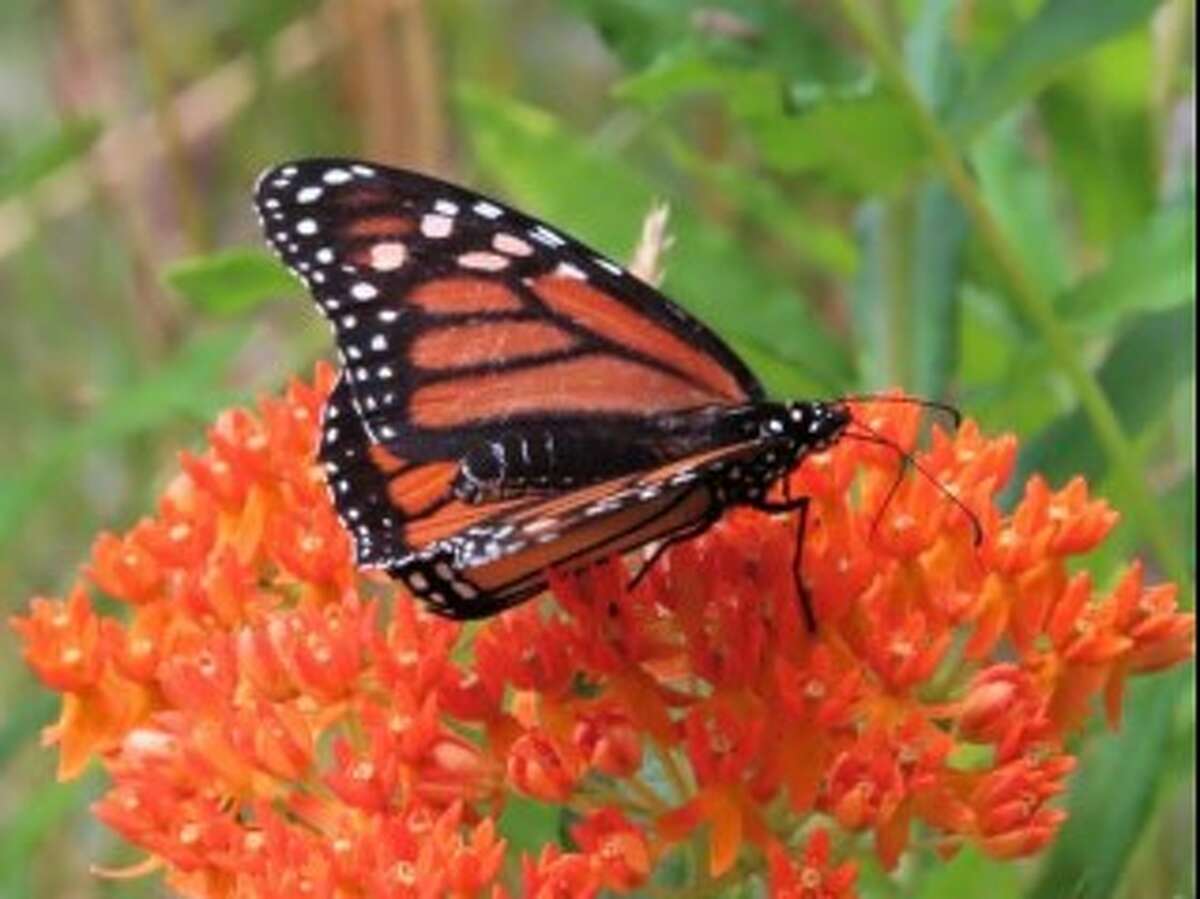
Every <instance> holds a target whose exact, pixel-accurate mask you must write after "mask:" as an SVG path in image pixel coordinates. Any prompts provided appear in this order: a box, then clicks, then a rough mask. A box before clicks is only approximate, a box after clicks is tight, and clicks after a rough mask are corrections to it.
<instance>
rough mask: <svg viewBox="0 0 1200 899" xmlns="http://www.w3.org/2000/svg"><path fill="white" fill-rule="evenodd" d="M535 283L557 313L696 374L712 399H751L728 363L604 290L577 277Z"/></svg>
mask: <svg viewBox="0 0 1200 899" xmlns="http://www.w3.org/2000/svg"><path fill="white" fill-rule="evenodd" d="M530 286H531V288H532V289H533V292H534V293H536V294H537V295H538V297H540V298H541V300H542V302H544V303H545V304H546V305H547V306H549V307H550V308H551V309H553V310H554V311H555V312H557V313H559V314H561V315H565V316H567V317H568V318H570V319H571V320H572V321H574V322H577V323H578V324H580V325H583V326H584V327H585V328H588V329H589V330H591V331H594V332H595V333H596V334H598V335H600V336H601V337H604V338H607V339H608V340H611V341H613V342H614V343H616V344H619V345H620V346H624V347H628V348H629V349H632V350H636V351H637V352H639V353H642V354H643V355H646V356H649V357H651V358H653V359H656V360H659V361H661V362H664V363H666V364H668V365H670V366H672V367H673V368H675V369H676V370H677V371H679V372H681V373H684V374H687V375H688V376H691V377H694V378H696V379H697V380H698V381H700V382H701V383H702V384H704V385H705V386H706V387H708V389H709V390H710V391H712V394H713V395H712V396H709V397H706V400H705V401H706V402H710V403H711V402H712V401H713V400H714V399H725V400H738V399H742V398H744V397H745V391H744V390H743V389H742V387H741V385H740V384H738V382H737V379H736V378H735V377H734V376H733V375H732V374H730V373H729V371H727V370H726V369H725V367H724V366H722V365H721V364H720V363H718V362H717V361H715V360H714V359H712V358H711V357H710V356H708V355H706V354H704V353H702V352H700V351H699V350H697V349H695V348H694V347H691V346H689V345H688V344H686V343H684V342H683V341H682V340H680V339H679V338H678V337H676V336H675V335H674V334H672V333H671V332H669V331H667V330H665V329H663V328H660V327H659V326H658V325H657V324H656V323H655V322H654V321H653V320H652V319H650V318H647V317H646V316H643V315H640V314H638V313H637V312H636V311H635V310H633V309H630V308H629V307H628V306H626V305H625V304H624V303H622V302H620V301H619V300H616V299H614V298H613V297H611V296H609V295H608V294H607V293H605V292H604V291H602V290H598V289H596V288H595V287H593V286H592V285H590V284H587V283H586V282H584V281H580V280H579V279H577V278H565V277H561V276H554V275H547V276H543V277H541V278H537V279H536V280H534V281H533V283H532V284H531V285H530Z"/></svg>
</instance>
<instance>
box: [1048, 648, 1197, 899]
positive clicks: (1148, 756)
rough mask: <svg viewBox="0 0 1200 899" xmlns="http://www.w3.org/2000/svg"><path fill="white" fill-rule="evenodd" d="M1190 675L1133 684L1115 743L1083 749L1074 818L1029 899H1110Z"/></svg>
mask: <svg viewBox="0 0 1200 899" xmlns="http://www.w3.org/2000/svg"><path fill="white" fill-rule="evenodd" d="M1193 676H1194V674H1193V673H1192V672H1189V671H1175V672H1172V673H1171V674H1169V675H1160V676H1159V677H1157V678H1155V679H1154V681H1152V682H1151V681H1144V682H1137V683H1134V684H1131V687H1130V690H1129V696H1128V697H1127V698H1126V701H1125V706H1124V707H1125V709H1126V712H1127V718H1126V720H1125V721H1124V723H1123V724H1122V726H1121V732H1120V734H1119V735H1117V736H1116V737H1107V738H1105V739H1101V740H1096V741H1092V742H1090V743H1087V744H1085V745H1084V752H1083V757H1082V758H1081V759H1080V765H1079V770H1078V771H1077V772H1076V774H1075V775H1074V778H1073V780H1072V783H1071V791H1070V808H1069V810H1070V815H1071V816H1070V818H1069V819H1068V821H1067V823H1066V825H1065V826H1064V827H1063V829H1062V832H1061V833H1060V834H1059V836H1058V839H1057V840H1056V841H1055V843H1054V848H1053V849H1052V850H1051V853H1050V857H1049V859H1047V862H1046V865H1045V867H1044V868H1043V869H1042V875H1041V877H1040V878H1039V880H1038V882H1037V885H1036V886H1035V888H1034V889H1033V890H1032V891H1031V892H1030V893H1029V897H1030V899H1064V897H1071V899H1108V897H1110V896H1113V895H1116V892H1117V887H1118V885H1119V883H1120V879H1121V873H1122V871H1124V869H1125V866H1126V864H1127V862H1128V861H1129V857H1130V855H1131V854H1132V852H1133V850H1134V848H1135V847H1136V845H1137V843H1138V840H1139V838H1140V837H1141V835H1142V832H1143V830H1144V828H1145V826H1146V824H1147V822H1148V821H1149V819H1150V816H1151V813H1152V811H1153V807H1154V797H1155V794H1156V792H1157V789H1158V786H1159V783H1160V782H1161V780H1162V778H1163V777H1164V776H1165V766H1164V764H1163V761H1164V757H1165V755H1166V753H1167V751H1168V749H1169V746H1168V744H1169V739H1170V735H1171V732H1172V730H1173V727H1174V716H1175V713H1176V710H1177V708H1178V707H1179V704H1180V702H1181V700H1182V698H1183V697H1184V696H1185V694H1186V691H1187V688H1188V684H1189V681H1190V678H1191V677H1193Z"/></svg>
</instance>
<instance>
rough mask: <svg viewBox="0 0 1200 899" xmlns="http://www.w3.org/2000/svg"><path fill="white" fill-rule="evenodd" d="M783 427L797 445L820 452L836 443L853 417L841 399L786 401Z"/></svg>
mask: <svg viewBox="0 0 1200 899" xmlns="http://www.w3.org/2000/svg"><path fill="white" fill-rule="evenodd" d="M786 409H787V423H786V426H785V427H786V430H787V432H788V434H789V435H790V436H791V437H792V440H793V441H794V442H795V443H796V445H797V446H801V447H804V448H805V449H807V450H808V451H810V452H820V451H821V450H825V449H828V448H829V447H831V446H833V444H835V443H837V441H838V439H839V438H840V437H841V436H842V433H843V432H844V431H845V430H846V428H847V426H848V425H849V424H850V422H851V421H852V420H853V417H852V415H851V413H850V407H849V406H848V405H847V404H846V403H843V402H838V401H834V402H823V401H820V400H812V401H806V402H793V403H788V404H787V407H786Z"/></svg>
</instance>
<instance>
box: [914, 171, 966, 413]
mask: <svg viewBox="0 0 1200 899" xmlns="http://www.w3.org/2000/svg"><path fill="white" fill-rule="evenodd" d="M969 231H970V229H969V224H968V221H967V215H966V212H965V211H964V210H963V208H962V206H961V205H960V204H959V202H958V200H957V199H955V197H954V194H953V192H952V191H951V190H950V189H949V187H947V186H946V184H945V182H942V181H936V182H932V183H929V184H925V185H923V186H922V187H921V189H920V190H919V191H918V194H917V209H916V231H915V234H914V237H913V251H912V263H911V264H912V297H913V299H912V316H913V322H912V340H913V353H912V371H911V378H912V380H911V387H910V389H911V390H913V391H915V392H916V393H918V394H921V395H922V396H927V397H931V398H933V399H939V398H944V397H945V396H947V394H948V392H949V388H950V381H951V378H952V377H953V375H954V372H955V371H956V370H957V369H958V345H959V310H960V304H959V302H958V285H959V282H960V280H961V278H962V273H963V267H964V264H965V255H966V246H967V236H968V233H969Z"/></svg>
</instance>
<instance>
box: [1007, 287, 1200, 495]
mask: <svg viewBox="0 0 1200 899" xmlns="http://www.w3.org/2000/svg"><path fill="white" fill-rule="evenodd" d="M1195 328H1196V307H1195V306H1194V305H1188V306H1183V307H1180V308H1177V309H1172V310H1169V311H1167V312H1158V313H1154V314H1152V315H1146V316H1143V317H1142V318H1140V319H1138V320H1137V321H1136V322H1135V323H1134V324H1133V325H1132V326H1131V327H1130V328H1129V329H1128V330H1127V331H1126V332H1125V333H1124V334H1122V335H1121V337H1120V338H1119V339H1118V340H1117V342H1116V343H1115V344H1114V345H1113V347H1112V349H1111V350H1109V352H1108V355H1107V356H1106V357H1105V360H1104V362H1103V363H1102V364H1101V366H1100V371H1099V373H1098V375H1097V380H1098V381H1099V383H1100V386H1101V388H1103V390H1104V392H1105V393H1106V394H1107V395H1108V397H1109V399H1110V400H1111V402H1112V404H1113V408H1114V410H1115V411H1116V413H1117V417H1118V418H1119V419H1120V421H1121V425H1122V427H1124V429H1125V431H1126V433H1128V434H1133V435H1136V434H1140V433H1141V432H1142V431H1143V430H1145V429H1146V428H1147V427H1149V426H1150V425H1151V423H1152V422H1154V421H1155V420H1156V418H1157V417H1158V416H1161V415H1163V414H1164V413H1166V412H1167V411H1169V406H1168V405H1167V404H1166V402H1165V400H1166V398H1167V397H1169V396H1170V395H1171V394H1172V392H1173V391H1174V389H1175V387H1176V385H1178V384H1179V382H1180V381H1182V380H1183V379H1184V378H1186V377H1188V376H1189V375H1190V374H1192V372H1194V371H1195V369H1196V355H1195V347H1194V345H1193V343H1192V334H1193V333H1194V332H1195ZM1107 466H1108V459H1107V457H1106V456H1105V454H1104V453H1103V452H1102V451H1101V449H1100V446H1099V442H1098V441H1097V440H1096V438H1095V436H1094V435H1093V434H1092V430H1091V425H1090V424H1089V423H1088V419H1087V417H1086V416H1085V415H1084V414H1083V412H1082V411H1081V410H1079V409H1075V410H1073V411H1071V412H1069V413H1067V414H1066V415H1064V416H1062V417H1060V418H1058V419H1057V420H1056V421H1054V422H1053V423H1052V424H1051V425H1050V426H1049V427H1047V428H1046V429H1045V430H1044V431H1042V432H1041V433H1040V434H1039V435H1038V436H1037V437H1036V438H1035V439H1034V440H1033V441H1031V442H1030V443H1028V444H1027V445H1026V446H1025V448H1024V449H1023V450H1022V452H1021V456H1020V460H1019V463H1018V466H1017V468H1018V471H1017V474H1016V475H1015V476H1014V478H1013V481H1012V483H1013V484H1022V483H1024V481H1025V479H1026V477H1028V475H1029V474H1030V473H1031V472H1034V471H1038V472H1041V473H1042V474H1044V475H1045V476H1046V477H1047V478H1048V479H1049V480H1050V482H1051V483H1052V484H1058V483H1061V482H1063V481H1065V480H1066V479H1067V478H1069V477H1071V476H1072V475H1075V474H1082V475H1084V476H1085V477H1086V478H1087V479H1088V480H1090V481H1097V480H1099V479H1100V478H1101V477H1103V476H1104V474H1105V472H1106V471H1107Z"/></svg>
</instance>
